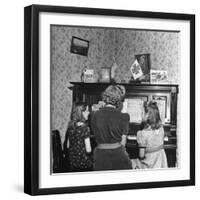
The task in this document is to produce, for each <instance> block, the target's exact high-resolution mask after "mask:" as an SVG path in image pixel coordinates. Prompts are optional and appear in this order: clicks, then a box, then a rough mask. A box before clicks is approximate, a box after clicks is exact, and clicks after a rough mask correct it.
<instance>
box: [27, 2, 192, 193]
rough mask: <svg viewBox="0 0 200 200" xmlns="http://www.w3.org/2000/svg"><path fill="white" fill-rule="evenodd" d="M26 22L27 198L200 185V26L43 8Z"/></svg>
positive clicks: (187, 19) (169, 18)
mask: <svg viewBox="0 0 200 200" xmlns="http://www.w3.org/2000/svg"><path fill="white" fill-rule="evenodd" d="M48 11H49V12H48ZM25 16H26V18H25V19H26V20H27V21H26V20H25V28H27V32H26V35H25V44H26V45H27V46H26V49H27V50H28V51H27V52H26V51H25V69H26V70H27V71H26V74H25V77H26V80H27V82H26V83H27V85H25V87H26V88H25V89H26V90H25V109H26V110H25V111H26V112H25V114H26V117H30V116H32V118H29V119H30V123H29V124H26V126H25V130H26V131H30V130H31V133H32V134H31V135H27V134H25V135H24V136H25V149H27V151H25V162H24V164H25V167H24V168H25V179H24V180H25V185H26V187H25V192H26V193H29V194H32V195H38V194H56V193H75V192H92V191H108V190H124V189H141V188H155V187H173V186H179V185H194V177H195V176H194V161H195V160H194V155H195V152H194V104H191V102H193V101H194V81H193V80H194V59H193V58H194V16H193V15H189V14H175V13H174V14H173V13H170V14H169V13H168V14H166V13H156V12H155V13H151V12H142V11H141V12H140V11H126V10H111V9H110V10H109V9H95V8H71V7H59V6H55V7H53V6H42V5H33V6H30V7H27V8H25ZM29 23H30V24H31V23H33V24H32V26H30V24H29ZM34 30H35V31H34ZM29 33H31V34H29ZM36 33H37V34H36ZM30 41H31V43H30ZM30 46H31V47H32V50H33V51H29V50H30V48H29V47H30ZM27 66H30V67H29V68H28V67H27ZM30 80H32V81H30ZM28 88H29V89H31V90H28ZM29 94H31V96H30V95H29ZM30 100H31V101H30ZM30 104H31V107H30V106H29V105H30ZM29 146H31V151H30V149H29ZM28 166H32V167H31V168H28ZM32 175H34V178H33V180H32V181H31V182H30V179H29V176H32Z"/></svg>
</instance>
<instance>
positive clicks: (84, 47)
mask: <svg viewBox="0 0 200 200" xmlns="http://www.w3.org/2000/svg"><path fill="white" fill-rule="evenodd" d="M88 49H89V41H87V40H84V39H81V38H78V37H75V36H72V40H71V53H75V54H79V55H83V56H87V54H88Z"/></svg>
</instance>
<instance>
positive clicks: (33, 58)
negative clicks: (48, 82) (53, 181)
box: [24, 5, 195, 195]
mask: <svg viewBox="0 0 200 200" xmlns="http://www.w3.org/2000/svg"><path fill="white" fill-rule="evenodd" d="M41 12H43V13H45V12H46V13H47V12H48V13H49V14H51V13H60V14H62V13H69V14H79V15H86V14H89V15H94V16H97V15H99V16H112V17H127V18H132V17H140V18H144V19H147V18H153V19H169V20H180V21H182V20H187V21H188V22H189V23H190V49H189V53H190V152H189V154H190V172H189V179H186V180H176V181H161V182H151V181H150V182H143V183H123V184H121V183H119V184H107V185H92V186H80V187H74V186H73V187H55V188H40V187H39V174H40V173H39V153H40V151H39V126H40V124H39V117H40V116H39V114H40V110H39V109H40V102H39V98H40V93H39V88H40V79H39V76H40V69H39V59H40V57H39V42H40V41H39V30H40V26H39V14H40V13H41ZM188 185H195V15H193V14H176V13H161V12H146V11H130V10H129V11H127V10H111V9H97V8H82V7H63V6H48V5H31V6H28V7H25V8H24V192H25V193H27V194H30V195H44V194H60V193H77V192H94V191H110V190H127V189H142V188H161V187H174V186H188Z"/></svg>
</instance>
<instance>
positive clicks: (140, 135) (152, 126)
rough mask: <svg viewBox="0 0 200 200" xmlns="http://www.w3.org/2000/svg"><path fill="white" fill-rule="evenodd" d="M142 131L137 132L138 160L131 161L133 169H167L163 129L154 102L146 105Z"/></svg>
mask: <svg viewBox="0 0 200 200" xmlns="http://www.w3.org/2000/svg"><path fill="white" fill-rule="evenodd" d="M145 109H146V113H145V116H144V124H145V125H144V129H143V130H140V131H138V132H137V142H138V145H139V159H133V160H132V166H133V169H145V168H167V167H168V165H167V158H166V154H165V150H164V148H163V145H164V128H163V125H162V123H161V118H160V113H159V109H158V106H157V103H156V102H153V101H150V102H149V103H148V104H147V107H146V108H145Z"/></svg>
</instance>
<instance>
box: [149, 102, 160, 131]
mask: <svg viewBox="0 0 200 200" xmlns="http://www.w3.org/2000/svg"><path fill="white" fill-rule="evenodd" d="M147 112H148V117H147V119H146V124H147V125H148V126H150V127H151V128H152V129H153V130H155V129H158V128H160V126H161V118H160V113H159V109H158V106H157V103H156V102H154V101H150V102H149V103H148V104H147Z"/></svg>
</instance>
